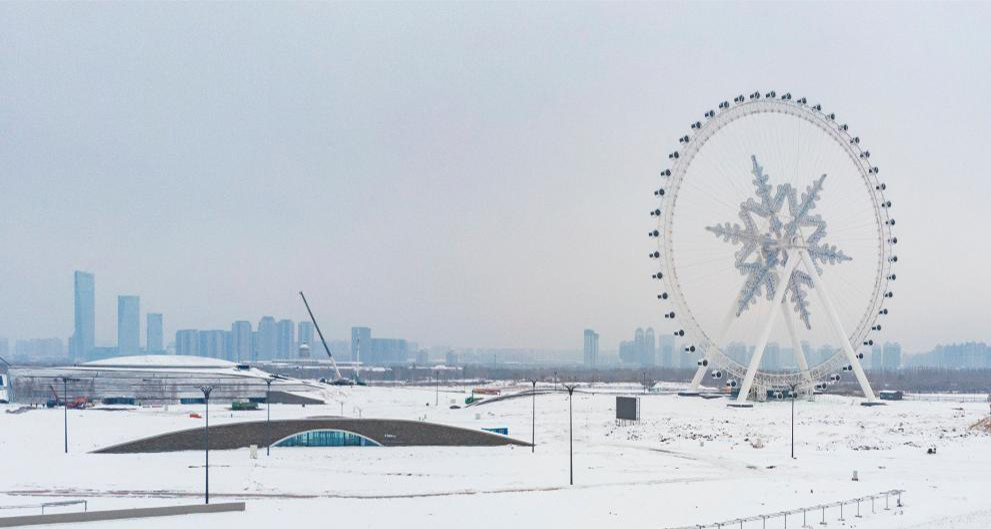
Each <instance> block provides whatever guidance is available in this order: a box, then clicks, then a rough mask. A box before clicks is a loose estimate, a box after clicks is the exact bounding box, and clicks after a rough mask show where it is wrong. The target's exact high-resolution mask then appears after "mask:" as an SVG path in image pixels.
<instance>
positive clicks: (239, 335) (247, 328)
mask: <svg viewBox="0 0 991 529" xmlns="http://www.w3.org/2000/svg"><path fill="white" fill-rule="evenodd" d="M251 334H252V333H251V322H250V321H244V320H241V321H235V322H234V324H233V325H231V358H229V360H232V361H234V362H250V361H253V360H256V358H255V357H254V348H253V347H252V339H251Z"/></svg>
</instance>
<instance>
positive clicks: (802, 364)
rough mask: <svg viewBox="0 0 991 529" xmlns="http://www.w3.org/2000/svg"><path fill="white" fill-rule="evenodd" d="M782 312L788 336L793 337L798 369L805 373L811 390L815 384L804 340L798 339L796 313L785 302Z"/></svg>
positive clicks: (793, 348) (792, 343) (792, 342)
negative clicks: (803, 346)
mask: <svg viewBox="0 0 991 529" xmlns="http://www.w3.org/2000/svg"><path fill="white" fill-rule="evenodd" d="M781 313H782V316H784V320H785V326H786V327H788V336H789V337H790V338H791V348H792V350H793V351H794V352H795V361H796V362H798V369H799V370H801V371H802V374H803V375H805V383H806V384H808V386H809V391H810V392H811V391H812V387H813V386H814V385H815V384H814V383H813V382H812V374H811V373H809V362H808V361H807V360H806V359H805V351H804V350H803V349H802V342H800V341H799V340H798V334H797V333H796V332H795V321H794V320H793V317H794V315H793V314H791V313H790V312H789V311H788V307H787V306H786V304H785V303H782V304H781Z"/></svg>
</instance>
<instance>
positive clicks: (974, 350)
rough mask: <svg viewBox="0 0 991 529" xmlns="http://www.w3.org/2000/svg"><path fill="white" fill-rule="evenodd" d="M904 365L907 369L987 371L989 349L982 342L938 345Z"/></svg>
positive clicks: (989, 358) (989, 364)
mask: <svg viewBox="0 0 991 529" xmlns="http://www.w3.org/2000/svg"><path fill="white" fill-rule="evenodd" d="M906 363H907V365H908V366H909V367H938V368H942V369H989V368H991V347H988V345H987V344H985V343H983V342H967V343H961V344H951V345H939V346H937V347H936V348H935V349H933V350H932V351H930V352H928V353H923V354H917V355H912V356H909V357H908V361H907V362H906Z"/></svg>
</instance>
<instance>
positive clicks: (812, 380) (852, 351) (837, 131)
mask: <svg viewBox="0 0 991 529" xmlns="http://www.w3.org/2000/svg"><path fill="white" fill-rule="evenodd" d="M719 107H720V110H719V111H718V112H717V111H709V112H708V113H706V121H705V122H704V123H703V122H698V123H696V124H695V125H693V127H692V128H693V129H697V130H696V131H695V135H694V136H692V137H690V136H685V137H683V138H681V140H680V142H681V143H682V144H683V148H682V150H681V151H676V152H674V153H672V154H671V155H670V156H669V158H671V159H672V160H674V164H673V165H672V167H671V168H670V169H669V170H666V171H662V172H661V175H662V177H664V180H665V181H664V187H662V188H661V189H660V190H658V192H655V194H659V195H660V198H661V209H660V211H655V212H652V213H653V214H656V216H657V221H658V227H657V230H656V231H654V232H653V233H652V236H655V237H656V238H657V245H658V251H657V253H655V254H652V257H655V258H659V259H660V261H661V263H662V270H661V273H659V274H657V275H656V276H655V278H656V279H660V280H662V281H663V283H664V285H665V286H666V287H667V288H666V292H664V293H663V294H661V295H659V296H658V298H660V299H662V301H665V302H670V303H671V304H672V305H673V306H674V308H675V311H676V312H675V313H674V317H675V318H677V319H678V321H679V322H680V323H681V325H682V328H681V329H679V330H678V331H676V332H675V334H676V335H679V336H685V335H686V334H687V335H688V336H689V337H690V339H692V340H693V341H694V344H692V345H691V346H686V351H688V350H689V348H691V349H690V350H692V351H694V350H696V349H698V350H700V351H701V353H702V359H701V360H699V368H698V370H697V372H696V374H695V377H694V378H693V379H692V389H697V388H698V386H699V385H700V384H701V382H702V380H703V378H704V376H705V373H706V371H707V370H708V368H709V366H710V365H711V366H712V367H716V368H719V369H721V370H724V371H726V372H727V373H728V374H729V375H730V376H733V377H735V378H737V379H740V380H742V382H743V384H742V386H741V387H740V392H739V396H738V402H742V401H744V400H746V399H747V398H748V396H749V395H750V393H751V388H754V389H756V390H757V394H758V395H759V394H760V392H761V391H766V390H771V389H774V388H779V389H780V388H793V390H795V391H800V392H804V393H807V394H811V393H812V391H813V389H815V388H816V387H817V386H819V384H824V382H821V381H825V380H828V379H832V378H833V377H835V373H836V372H837V371H840V370H843V371H846V370H851V371H853V372H854V375H855V376H856V378H857V381H858V382H859V384H860V387H861V390H862V391H863V393H864V396H865V397H866V398H867V399H868V401H874V400H875V396H874V392H873V390H872V389H871V387H870V384H869V382H868V381H867V377H866V375H865V374H864V371H863V368H862V367H861V365H860V362H859V358H858V354H857V352H856V349H857V348H858V347H860V346H861V345H864V346H867V345H873V340H869V339H867V337H868V335H869V333H870V332H872V331H879V330H880V325H877V324H876V322H877V320H878V318H879V317H880V316H881V315H882V314H887V309H885V308H884V301H885V299H887V298H890V297H892V294H891V291H890V290H889V284H890V282H891V281H892V280H893V279H894V275H893V274H892V272H891V269H892V263H893V262H894V261H896V260H897V257H894V255H893V248H892V246H893V244H894V243H895V242H897V239H896V238H895V237H894V235H893V234H892V226H893V225H894V220H893V219H892V218H891V216H890V206H891V203H890V201H887V200H886V199H885V195H884V191H885V189H886V185H885V184H883V183H882V182H881V181H880V180H879V178H878V173H879V171H878V169H877V167H876V166H874V165H872V164H871V162H870V152H869V151H867V150H866V149H863V148H862V147H861V144H860V140H859V138H856V137H854V136H852V135H850V134H849V133H848V127H847V126H846V125H841V124H838V123H837V122H836V120H835V115H833V114H825V113H823V112H822V109H821V106H820V105H814V106H813V105H808V104H806V101H805V99H804V98H802V99H799V100H793V99H792V98H791V95H790V94H786V95H784V96H782V97H781V98H780V99H776V98H775V93H774V92H770V93H769V94H767V96H766V97H765V98H761V97H760V93H754V94H752V95H751V96H750V99H749V100H744V98H743V96H740V97H738V98H736V99H735V100H734V104H732V105H731V104H730V103H728V102H723V103H721V104H720V105H719ZM765 113H779V114H785V115H788V116H792V117H794V118H797V119H802V120H804V121H806V122H808V123H811V124H812V125H814V126H816V127H817V128H818V129H820V130H821V131H823V133H825V134H826V135H827V136H828V137H830V138H832V139H833V140H834V141H835V142H836V143H837V144H838V145H839V146H840V147H841V148H842V149H843V150H844V152H845V153H846V154H847V156H848V157H849V158H850V160H851V162H852V163H853V165H854V166H855V167H856V168H857V171H858V173H859V175H860V178H861V180H862V181H863V184H864V187H865V189H866V191H867V193H868V194H869V196H870V198H871V204H872V206H873V209H874V211H873V213H874V219H875V222H876V223H877V234H878V241H877V267H876V270H877V273H876V276H875V279H874V282H873V289H872V292H871V296H870V298H869V299H870V303H869V304H868V307H867V308H866V310H865V311H864V313H863V314H862V316H861V317H860V320H859V322H858V324H857V325H856V326H855V327H854V328H853V329H852V330H847V329H844V328H843V325H842V323H841V322H840V319H839V316H838V313H837V311H836V307H835V306H834V305H833V302H832V296H831V295H830V293H829V290H828V287H827V286H826V284H825V282H824V281H823V280H822V278H821V276H820V275H819V274H818V270H817V269H816V267H815V266H814V264H813V263H812V260H811V259H810V258H809V255H808V253H807V252H806V251H805V250H803V249H802V248H801V247H800V244H799V245H798V247H797V248H795V249H793V250H792V254H793V255H792V257H794V258H792V259H789V261H790V262H789V263H788V266H789V268H793V267H797V266H799V265H800V264H801V265H803V266H804V268H805V269H806V270H805V272H806V273H808V274H809V275H810V276H811V277H812V280H813V288H812V289H813V290H814V291H815V292H816V295H817V296H818V297H819V299H820V301H821V302H822V304H823V305H824V306H825V307H826V312H827V314H826V316H827V317H828V323H829V326H830V330H831V331H832V333H833V334H834V336H835V337H836V338H837V339H838V341H839V343H840V344H841V348H840V350H838V351H837V352H836V353H834V354H833V356H832V357H830V358H829V359H827V360H826V361H824V362H822V363H821V364H819V365H817V366H814V367H812V368H809V366H808V362H807V359H806V358H805V354H804V352H803V349H802V347H801V344H800V343H799V341H798V338H797V335H796V333H795V330H794V328H795V324H794V321H793V320H792V318H793V316H792V314H791V313H790V311H788V310H787V309H786V307H785V306H784V305H783V304H782V298H783V296H784V292H785V290H786V289H785V288H783V287H782V288H779V289H778V292H777V295H776V298H777V299H775V301H773V302H772V306H773V303H777V304H779V305H781V308H782V310H781V313H782V314H783V316H784V322H785V325H786V328H787V330H788V333H789V335H790V338H791V342H792V343H791V345H792V349H793V350H794V351H795V355H796V361H797V365H798V370H797V371H795V372H788V373H780V372H769V371H763V370H760V369H759V366H760V360H761V356H762V355H763V351H764V347H765V346H766V344H767V339H768V336H769V335H770V332H771V329H772V327H773V326H774V324H775V323H776V321H775V320H776V319H777V315H778V311H774V310H772V311H770V313H769V314H770V315H769V317H768V318H767V321H765V322H763V324H762V326H761V327H762V330H761V334H760V335H759V339H758V343H757V347H756V348H755V351H754V355H753V356H752V357H751V360H750V362H749V365H747V366H743V365H742V364H740V363H738V362H737V361H735V360H733V359H732V358H730V357H729V356H728V355H726V354H725V353H724V352H723V351H722V350H721V344H722V341H723V338H724V337H725V334H726V332H727V331H728V329H729V328H730V326H731V325H732V323H733V320H734V319H735V316H736V311H735V310H734V309H733V307H730V312H729V313H728V314H727V317H726V319H725V320H724V323H723V325H722V328H720V329H711V330H707V329H704V328H703V327H702V326H701V325H700V324H699V322H698V320H697V319H696V317H695V314H694V313H693V312H692V310H691V308H690V306H689V304H688V302H687V300H686V299H685V295H684V293H683V291H682V288H681V285H680V283H679V282H678V268H677V266H676V259H677V253H676V251H675V249H674V248H673V245H672V239H673V237H672V226H673V220H674V218H675V215H676V214H677V211H678V210H677V202H678V197H679V190H680V189H681V186H682V184H683V182H684V181H685V176H686V172H687V170H688V168H689V167H690V166H691V163H692V160H693V159H694V158H695V156H696V154H698V152H699V150H700V149H701V148H702V147H703V146H704V145H705V144H706V142H707V141H708V140H709V139H710V138H712V137H713V136H714V135H715V134H717V133H718V132H719V131H720V130H721V129H722V128H723V127H725V126H726V125H728V124H730V123H732V122H734V121H736V120H739V119H744V118H747V117H748V116H753V115H756V114H765ZM790 273H791V272H790V270H788V271H787V273H785V274H783V275H782V276H779V277H782V278H787V277H788V274H790ZM707 331H708V332H707ZM712 331H716V332H717V333H718V334H716V335H715V336H712V335H710V332H712ZM861 356H862V355H861Z"/></svg>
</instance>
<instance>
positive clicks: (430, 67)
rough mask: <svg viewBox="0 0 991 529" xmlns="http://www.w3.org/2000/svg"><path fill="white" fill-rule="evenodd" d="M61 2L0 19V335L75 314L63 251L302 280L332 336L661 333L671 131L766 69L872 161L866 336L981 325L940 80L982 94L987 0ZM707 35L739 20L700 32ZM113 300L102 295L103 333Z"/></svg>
mask: <svg viewBox="0 0 991 529" xmlns="http://www.w3.org/2000/svg"><path fill="white" fill-rule="evenodd" d="M62 8H63V6H60V5H58V4H44V3H42V4H37V5H34V6H32V8H31V9H26V8H24V9H21V8H13V7H12V8H11V9H9V10H8V12H7V14H8V16H5V17H3V18H2V19H0V34H2V35H3V36H4V37H3V39H4V43H5V44H6V45H5V46H2V47H0V63H3V64H5V65H6V69H5V70H4V82H3V83H0V95H2V96H3V100H4V101H5V102H6V103H5V104H4V105H3V110H2V112H3V116H4V120H3V121H4V122H5V123H25V124H30V125H31V126H24V127H16V128H15V127H8V128H7V129H6V130H5V132H6V133H5V137H7V138H8V141H9V142H10V143H9V145H11V148H8V149H4V150H3V151H2V152H0V163H2V165H3V167H5V171H6V176H5V177H4V179H3V182H2V184H0V211H3V212H4V216H5V218H6V219H8V221H7V222H4V223H3V224H2V225H0V246H2V247H3V248H4V251H5V254H6V255H10V256H13V258H10V259H8V260H7V262H6V266H5V267H4V269H3V271H2V272H0V283H2V284H3V288H2V289H0V306H4V307H16V310H5V311H3V314H2V315H0V335H4V336H62V337H63V339H64V337H66V336H68V335H69V334H70V333H68V332H66V331H67V329H71V328H72V325H73V320H72V318H73V312H72V307H71V306H67V304H66V303H65V293H66V292H67V291H69V289H70V288H71V281H72V279H71V278H70V277H68V274H67V271H71V270H74V269H78V270H92V271H97V272H98V273H99V275H100V281H99V285H100V289H101V291H103V292H108V293H109V292H115V293H130V292H140V294H141V296H142V298H143V302H144V304H145V305H147V306H149V307H155V310H156V311H158V312H161V313H163V314H166V315H167V321H166V324H167V325H168V326H169V327H171V328H189V327H193V326H196V327H204V328H213V327H219V326H220V325H221V324H226V323H227V322H228V320H229V319H230V318H231V317H245V316H248V315H254V314H256V313H257V312H258V308H264V309H265V310H266V312H269V313H273V314H281V315H284V316H285V317H291V318H292V319H294V320H301V319H304V316H305V314H304V313H303V311H302V308H301V307H299V303H298V300H297V295H296V292H298V291H299V290H304V291H306V292H307V293H308V294H310V296H311V297H312V299H313V301H314V304H315V305H316V306H315V307H314V308H315V310H316V311H317V315H318V317H319V318H321V319H322V320H323V321H324V327H325V328H326V331H327V332H328V333H330V334H333V335H335V336H340V335H342V334H343V335H346V333H347V331H348V329H349V327H350V325H352V324H354V323H361V322H368V323H370V324H371V323H373V322H374V325H375V326H377V327H381V328H385V329H390V331H389V332H390V334H395V335H402V336H409V337H410V338H411V339H415V340H418V341H420V342H424V343H435V342H445V343H452V342H453V343H465V344H469V343H470V344H478V345H484V346H533V347H542V348H558V347H576V346H577V344H576V342H575V339H574V329H579V330H580V329H584V328H588V327H594V328H595V329H596V330H597V331H598V332H599V333H600V334H601V335H602V336H603V343H605V342H610V343H611V342H613V341H614V337H617V336H621V335H623V334H625V333H627V332H628V329H627V327H628V322H643V323H646V324H650V325H652V326H653V327H655V329H656V330H657V332H658V334H659V335H661V334H665V333H667V332H670V331H672V330H674V329H671V328H669V327H668V324H667V323H666V322H665V321H664V320H663V319H662V318H661V313H662V309H661V307H659V306H658V305H657V303H656V299H655V297H654V296H655V295H656V292H653V284H652V283H651V281H650V275H651V272H652V269H651V265H650V263H649V262H648V261H647V260H646V259H645V257H646V255H647V252H649V251H650V249H651V245H650V244H649V241H648V240H647V237H646V234H647V231H648V230H649V229H650V222H649V220H650V219H649V217H648V216H647V212H648V211H649V210H650V209H651V208H652V206H653V201H652V199H651V196H650V193H651V191H652V190H653V189H655V187H656V184H657V173H658V171H660V170H663V169H664V168H665V167H666V165H667V164H666V162H667V160H666V156H667V151H666V150H665V146H668V145H670V144H671V143H672V142H673V141H676V139H677V138H679V137H681V136H682V135H683V134H685V133H686V132H687V131H688V127H689V124H691V123H693V122H694V121H696V120H698V119H701V118H702V116H701V115H700V112H701V111H702V110H701V109H704V108H707V107H711V108H715V107H716V105H717V104H718V103H719V102H720V101H724V100H727V99H732V98H733V97H734V96H735V95H736V94H737V93H748V92H750V91H752V90H755V89H756V90H772V89H777V90H779V91H785V90H787V91H789V92H791V93H794V94H796V95H798V94H801V95H803V96H808V97H809V98H810V101H811V100H814V101H817V102H821V103H822V104H823V105H824V107H825V108H827V109H829V110H833V109H835V110H836V111H837V112H839V113H840V115H841V117H842V119H843V120H844V121H845V122H849V123H850V124H851V126H852V127H854V128H855V129H856V130H857V131H858V134H860V135H861V136H862V137H863V138H864V140H865V142H868V143H869V144H870V146H871V150H872V152H873V153H874V157H875V158H874V159H876V160H877V163H878V165H879V167H880V169H881V171H882V174H883V175H885V178H886V179H887V181H888V183H889V185H890V197H891V200H892V201H893V202H894V203H895V204H896V208H897V216H898V225H899V239H900V242H899V245H898V257H899V270H898V282H897V284H896V289H895V295H896V297H895V299H894V302H893V305H892V314H891V317H889V318H886V321H885V330H884V333H883V335H882V339H888V338H893V339H898V340H899V341H901V342H902V343H903V344H904V346H905V349H906V351H916V352H921V351H926V350H929V349H931V348H932V347H934V346H935V345H937V344H940V343H948V342H953V341H980V340H988V339H991V336H989V334H988V331H987V329H986V325H985V322H984V318H983V311H982V310H981V309H982V307H983V304H984V303H985V300H986V299H988V298H989V297H991V291H989V287H988V286H987V284H986V283H984V282H982V281H979V280H978V278H980V277H982V276H983V269H982V266H983V265H982V263H983V262H985V261H986V259H984V258H983V257H984V255H983V254H984V251H983V250H980V251H978V255H977V256H975V257H974V258H968V259H956V258H947V256H956V255H961V252H960V250H961V248H963V247H965V246H964V245H968V247H970V246H969V245H970V242H971V241H974V240H979V238H980V230H979V227H980V226H983V225H987V224H988V223H989V221H991V212H989V211H988V210H987V208H986V207H985V204H984V202H983V199H982V198H980V197H983V196H987V195H991V180H988V179H987V178H984V176H983V172H982V171H983V164H982V163H981V162H980V154H979V153H982V152H983V138H984V137H988V136H989V135H991V122H988V121H987V120H981V119H974V111H975V110H974V109H975V108H977V107H976V106H974V105H969V104H959V105H948V104H946V103H945V101H944V100H941V99H937V98H935V97H934V94H939V93H941V92H942V91H943V90H944V89H945V85H946V84H947V83H950V84H952V85H953V86H954V90H955V91H954V96H953V99H954V100H955V101H965V102H970V101H972V102H975V105H977V104H978V103H977V102H979V101H982V100H983V97H984V94H986V93H987V92H988V89H989V88H991V74H989V73H988V71H987V69H984V68H975V67H974V65H975V64H983V63H984V62H986V58H987V56H988V54H989V52H991V43H989V40H988V39H987V38H986V36H985V27H986V26H987V25H988V23H991V20H989V19H988V13H987V12H986V11H984V10H969V9H967V8H965V7H963V6H961V5H958V4H956V3H948V4H946V5H934V6H920V5H915V4H909V5H893V4H881V3H878V4H865V5H862V6H858V16H857V17H853V18H850V17H848V16H845V15H844V14H843V13H842V12H841V10H836V9H834V8H833V7H832V6H830V5H828V4H816V5H802V6H792V5H788V4H784V5H777V4H762V5H734V4H706V5H703V6H699V7H698V8H694V7H690V6H689V5H687V4H685V5H681V4H627V5H623V6H620V7H617V8H615V9H609V8H606V7H604V6H596V5H576V6H569V7H568V8H565V7H564V6H557V5H539V6H534V8H533V9H532V10H528V13H527V14H526V17H525V22H526V23H523V22H524V18H523V15H522V14H521V13H519V12H518V11H516V10H514V9H513V8H512V7H511V6H509V5H496V4H491V5H484V6H479V7H478V8H477V9H474V10H468V9H464V8H458V7H455V6H447V7H444V6H441V5H438V6H434V7H431V8H429V9H426V10H423V9H418V8H413V7H411V6H386V5H374V4H373V5H367V6H357V5H338V4H325V5H320V6H313V7H311V8H306V16H304V17H298V16H294V15H298V14H299V10H300V9H304V8H301V7H299V6H288V5H278V4H271V5H261V6H258V11H257V12H256V13H255V14H253V15H250V16H248V15H245V14H244V13H243V12H241V13H239V12H231V13H221V11H219V10H214V9H211V8H207V7H204V8H203V9H202V10H201V11H200V12H199V14H198V15H197V20H200V21H202V23H201V24H196V25H189V24H184V23H181V22H182V21H185V20H187V15H186V14H184V12H183V11H182V9H181V8H180V7H179V6H171V5H155V6H148V9H144V10H136V9H135V10H132V9H111V8H110V6H108V5H101V4H91V5H76V6H72V7H71V8H69V9H71V10H72V11H74V12H79V13H89V14H91V15H92V16H91V17H90V20H91V22H92V25H91V26H86V27H81V26H79V25H78V24H75V23H72V22H70V20H71V18H67V17H62V16H56V12H58V11H59V10H60V9H62ZM437 13H444V14H445V15H444V17H439V18H443V19H444V20H446V21H447V22H448V23H445V24H442V25H436V27H435V24H436V21H437V20H438V19H439V18H438V17H437V16H436V15H437ZM798 14H800V15H801V16H797V15H798ZM342 20H347V23H346V24H344V23H343V22H341V21H342ZM164 21H173V22H175V24H172V25H170V24H164V25H163V22H164ZM592 21H594V24H593V23H591V22H592ZM796 21H799V22H798V23H796ZM173 26H175V27H174V28H173ZM756 26H759V27H761V28H763V29H762V30H761V31H760V32H752V31H749V30H748V29H747V28H748V27H756ZM38 27H44V28H45V31H37V29H36V28H38ZM164 27H169V28H171V29H170V30H165V29H163V28H164ZM218 28H223V30H222V34H223V35H224V38H223V39H221V40H217V39H216V34H217V31H218ZM427 28H432V29H430V30H428V29H427ZM699 28H703V29H699ZM906 28H910V30H906ZM259 35H264V36H265V38H258V37H259ZM289 35H292V37H291V38H290V37H289ZM371 35H375V37H374V38H372V37H370V36H371ZM424 35H430V38H421V37H423V36H424ZM920 35H921V36H922V37H920ZM716 36H719V37H720V38H721V39H725V40H726V42H734V43H745V45H743V44H741V45H733V46H727V47H725V48H718V49H719V50H721V51H718V52H717V51H716V50H717V48H713V47H710V46H707V45H699V43H700V42H702V43H705V42H707V39H708V38H710V37H711V38H715V37H716ZM479 38H483V39H485V38H488V39H492V42H493V43H495V45H492V46H481V47H480V46H478V45H477V44H476V39H479ZM303 43H307V44H303ZM827 49H828V50H829V53H826V51H827ZM227 50H237V53H233V54H231V53H228V52H227ZM797 50H805V51H803V52H799V51H797ZM809 54H811V55H809ZM817 54H822V55H823V59H822V60H819V59H817ZM507 58H508V60H507ZM465 64H471V65H472V68H471V69H470V73H466V72H465ZM783 64H787V65H789V67H788V68H782V67H781V65H783ZM396 65H402V67H400V68H397V67H396ZM100 71H114V72H117V73H116V74H115V76H114V77H113V78H112V79H109V78H107V77H104V76H99V75H93V73H92V72H100ZM838 72H839V73H841V74H838ZM716 73H718V75H719V79H720V82H719V83H702V84H701V85H700V84H699V83H693V82H684V81H675V79H683V80H688V79H700V78H706V77H705V76H711V75H714V74H716ZM341 79H348V80H349V81H348V82H346V83H345V82H342V81H341ZM565 80H567V81H565ZM398 86H402V87H403V89H402V90H396V87H398ZM248 87H251V88H250V89H249V88H248ZM246 109H250V110H246ZM947 131H959V133H954V134H949V133H948V132H947ZM962 190H966V192H962ZM589 249H594V251H589ZM576 253H580V254H581V256H582V257H581V258H580V259H576V258H575V256H576ZM112 307H113V300H112V299H108V298H107V297H106V296H102V297H101V299H99V300H97V302H96V307H95V310H96V312H97V313H98V314H100V315H105V314H112ZM113 325H114V324H113V319H111V318H110V317H108V316H103V317H101V318H100V319H99V321H98V322H97V329H96V336H97V339H98V340H99V341H101V342H104V343H105V341H106V340H108V339H109V337H110V336H113V333H114V330H113Z"/></svg>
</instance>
